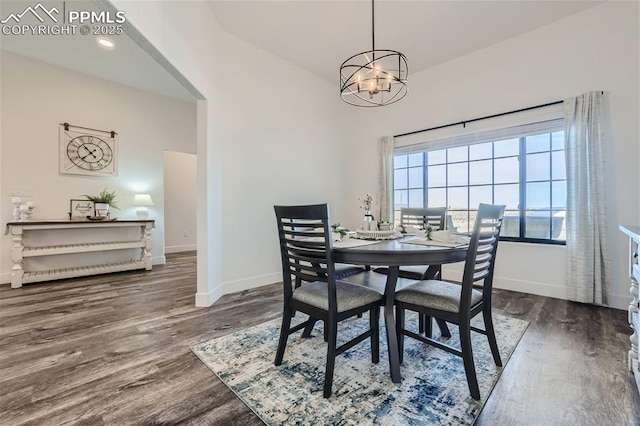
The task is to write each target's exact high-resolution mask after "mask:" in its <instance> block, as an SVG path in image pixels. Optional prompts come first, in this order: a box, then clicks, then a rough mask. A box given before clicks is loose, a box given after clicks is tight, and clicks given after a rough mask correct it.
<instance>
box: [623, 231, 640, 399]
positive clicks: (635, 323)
mask: <svg viewBox="0 0 640 426" xmlns="http://www.w3.org/2000/svg"><path fill="white" fill-rule="evenodd" d="M620 230H621V231H622V232H624V233H625V234H626V235H627V236H628V237H629V278H630V279H631V290H630V293H631V297H633V299H632V300H631V303H630V304H629V324H630V325H631V329H632V331H633V334H631V337H630V340H631V349H630V350H629V355H628V358H627V359H628V363H629V369H630V370H631V371H633V374H634V376H635V379H636V386H637V387H638V391H640V355H639V354H638V333H640V312H639V311H640V296H639V293H638V282H640V266H638V247H639V246H640V226H620Z"/></svg>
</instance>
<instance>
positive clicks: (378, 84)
mask: <svg viewBox="0 0 640 426" xmlns="http://www.w3.org/2000/svg"><path fill="white" fill-rule="evenodd" d="M373 2H374V0H371V45H372V46H371V50H368V51H366V52H361V53H358V54H356V55H353V56H352V57H350V58H349V59H347V60H346V61H344V62H343V63H342V65H341V66H340V97H341V98H342V100H343V101H345V102H346V103H348V104H351V105H355V106H359V107H378V106H385V105H390V104H393V103H395V102H398V101H399V100H400V99H402V98H404V97H405V95H406V94H407V73H408V66H407V58H406V56H404V55H403V54H402V53H400V52H397V51H395V50H376V38H375V13H374V5H373Z"/></svg>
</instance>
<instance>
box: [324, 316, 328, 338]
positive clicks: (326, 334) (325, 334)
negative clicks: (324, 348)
mask: <svg viewBox="0 0 640 426" xmlns="http://www.w3.org/2000/svg"><path fill="white" fill-rule="evenodd" d="M324 341H325V342H329V328H328V327H327V322H326V321H325V322H324Z"/></svg>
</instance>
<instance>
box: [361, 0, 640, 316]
mask: <svg viewBox="0 0 640 426" xmlns="http://www.w3.org/2000/svg"><path fill="white" fill-rule="evenodd" d="M638 15H639V11H638V3H637V2H608V3H605V4H603V5H600V6H597V7H594V8H592V9H589V10H587V11H585V12H582V13H580V14H577V15H574V16H572V17H569V18H566V19H563V20H562V21H558V22H556V23H553V24H550V25H547V26H545V27H542V28H540V29H537V30H535V31H531V32H529V33H526V34H524V35H521V36H519V37H516V38H513V39H510V40H507V41H504V42H502V43H499V44H496V45H494V46H491V47H489V48H486V49H483V50H480V51H477V52H474V53H472V54H469V55H466V56H464V57H461V58H458V59H456V60H453V61H450V62H448V63H445V64H442V65H440V66H437V67H434V68H432V69H429V70H426V71H424V72H422V73H418V74H412V75H410V80H409V84H410V89H409V94H408V95H407V97H406V98H405V99H403V100H402V101H401V102H399V103H397V104H395V105H392V106H389V107H385V108H384V109H380V110H374V111H370V110H367V111H356V112H355V114H356V117H355V118H354V120H353V124H354V125H353V126H352V127H351V128H350V130H351V131H350V135H351V136H350V140H354V141H356V143H354V144H353V146H352V152H351V156H352V157H353V158H360V159H361V161H359V162H358V163H357V167H354V168H353V169H351V170H350V172H351V173H352V175H351V179H350V180H351V181H352V182H363V181H370V182H373V181H375V179H376V173H375V168H373V169H372V168H371V167H370V165H371V164H372V163H373V162H375V155H376V154H375V152H374V151H373V150H371V146H373V144H375V141H376V138H378V137H379V136H383V135H393V134H399V133H404V132H408V131H412V130H418V129H422V128H427V127H432V126H437V125H442V124H447V123H453V122H459V121H462V120H465V119H472V118H475V117H482V116H486V115H491V114H495V113H500V112H504V111H510V110H513V109H518V108H523V107H527V106H532V105H538V104H543V103H546V102H551V101H555V100H562V99H566V98H569V97H573V96H577V95H579V94H581V93H584V92H586V91H590V90H604V91H606V92H607V93H608V96H609V100H610V109H611V117H612V130H613V141H612V145H611V147H610V149H609V150H608V153H609V155H610V157H609V159H608V160H609V161H608V163H607V165H606V167H607V170H608V172H607V175H606V177H605V178H606V187H607V191H608V194H609V196H610V205H609V207H608V209H609V212H610V223H609V238H610V241H611V268H612V280H611V286H610V287H611V288H610V299H609V302H610V305H611V306H615V307H617V308H620V309H626V307H627V306H628V303H629V282H628V278H627V273H626V271H627V265H626V257H625V256H626V247H627V246H626V240H625V238H624V236H623V235H622V233H620V232H619V231H618V225H619V224H638V223H639V222H640V200H639V192H640V191H639V186H640V178H639V175H638V158H639V157H640V152H639V146H640V144H639V143H638V141H639V140H640V139H639V137H640V135H639V131H638V117H639V115H640V108H639V103H640V101H639V84H638V83H639V79H640V74H639V69H638V64H639V41H638V40H639V30H638ZM363 178H364V179H363ZM370 187H371V185H365V184H363V183H360V184H358V185H354V186H352V187H350V189H351V190H352V191H351V195H350V196H349V198H351V199H354V198H355V197H357V196H358V195H360V194H362V193H363V192H365V190H367V189H369V188H370ZM352 220H353V222H355V221H357V220H359V217H358V214H357V212H354V216H353V218H352ZM499 253H500V254H499V256H498V260H497V269H496V286H497V287H502V288H509V289H514V290H518V291H527V292H530V293H535V294H542V295H548V296H552V297H560V298H565V297H566V287H565V284H564V273H565V267H564V262H565V249H564V247H552V246H547V245H532V244H523V243H504V244H502V245H501V248H500V249H499ZM445 274H449V276H452V274H453V272H452V271H451V269H450V268H445Z"/></svg>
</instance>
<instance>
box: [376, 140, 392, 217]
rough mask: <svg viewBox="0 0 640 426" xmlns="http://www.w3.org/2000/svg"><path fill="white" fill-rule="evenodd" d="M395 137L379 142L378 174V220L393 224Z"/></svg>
mask: <svg viewBox="0 0 640 426" xmlns="http://www.w3.org/2000/svg"><path fill="white" fill-rule="evenodd" d="M393 149H394V140H393V136H383V137H381V138H380V139H379V140H378V152H379V154H380V166H379V167H380V170H379V173H378V200H379V205H380V214H379V215H378V220H384V221H387V222H393Z"/></svg>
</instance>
